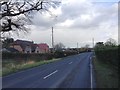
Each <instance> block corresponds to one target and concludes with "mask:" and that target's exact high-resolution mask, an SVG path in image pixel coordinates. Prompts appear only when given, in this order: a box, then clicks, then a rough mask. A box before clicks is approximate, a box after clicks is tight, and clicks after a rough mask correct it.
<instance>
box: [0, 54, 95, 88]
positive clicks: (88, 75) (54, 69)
mask: <svg viewBox="0 0 120 90" xmlns="http://www.w3.org/2000/svg"><path fill="white" fill-rule="evenodd" d="M92 55H93V53H92V52H87V53H81V54H78V55H74V56H68V57H65V58H63V59H61V60H59V61H56V62H53V63H49V64H46V65H42V66H38V67H35V68H32V69H28V70H24V71H20V72H17V73H15V74H11V75H9V76H5V77H3V78H2V86H3V88H94V87H95V79H94V71H93V70H92V68H91V65H92V64H91V59H90V58H91V57H92Z"/></svg>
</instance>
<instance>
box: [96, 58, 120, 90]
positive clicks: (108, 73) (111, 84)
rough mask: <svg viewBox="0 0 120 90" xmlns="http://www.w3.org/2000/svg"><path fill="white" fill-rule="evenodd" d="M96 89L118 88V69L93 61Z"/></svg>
mask: <svg viewBox="0 0 120 90" xmlns="http://www.w3.org/2000/svg"><path fill="white" fill-rule="evenodd" d="M94 67H95V72H96V81H97V88H118V80H119V79H118V69H116V68H113V67H112V65H110V64H105V63H103V62H100V61H99V60H98V59H94Z"/></svg>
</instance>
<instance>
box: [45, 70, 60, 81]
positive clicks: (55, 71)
mask: <svg viewBox="0 0 120 90" xmlns="http://www.w3.org/2000/svg"><path fill="white" fill-rule="evenodd" d="M56 72H58V70H55V71H54V72H52V73H50V74H48V75H47V76H45V77H43V79H46V78H48V77H50V76H51V75H53V74H55V73H56Z"/></svg>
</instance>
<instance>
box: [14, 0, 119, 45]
mask: <svg viewBox="0 0 120 90" xmlns="http://www.w3.org/2000/svg"><path fill="white" fill-rule="evenodd" d="M118 1H119V0H62V3H61V5H60V7H58V8H57V9H52V8H51V9H50V11H51V13H42V14H41V13H39V12H38V13H36V14H35V15H34V18H33V20H32V21H33V23H32V25H30V26H29V28H30V29H31V32H30V33H29V34H28V35H25V36H21V37H16V36H14V38H15V39H23V40H30V41H31V40H32V41H34V42H35V43H47V44H48V45H49V46H50V47H51V35H52V33H51V27H52V26H53V27H54V43H55V44H57V43H59V42H62V43H63V44H64V45H65V46H66V47H77V43H78V44H79V47H82V46H85V45H86V44H89V45H90V46H92V38H94V40H95V42H98V41H103V42H105V41H106V40H107V39H108V38H113V39H115V40H118V3H117V2H118ZM51 14H52V15H51Z"/></svg>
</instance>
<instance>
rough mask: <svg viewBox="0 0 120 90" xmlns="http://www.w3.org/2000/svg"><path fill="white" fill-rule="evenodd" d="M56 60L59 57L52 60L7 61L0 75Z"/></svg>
mask: <svg viewBox="0 0 120 90" xmlns="http://www.w3.org/2000/svg"><path fill="white" fill-rule="evenodd" d="M57 60H60V58H58V59H52V60H43V61H39V62H34V61H29V62H27V63H23V64H14V63H13V62H8V64H7V65H6V66H5V67H2V76H6V75H9V74H12V73H15V72H18V71H22V70H25V69H29V68H33V67H37V66H40V65H43V64H48V63H51V62H55V61H57Z"/></svg>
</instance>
